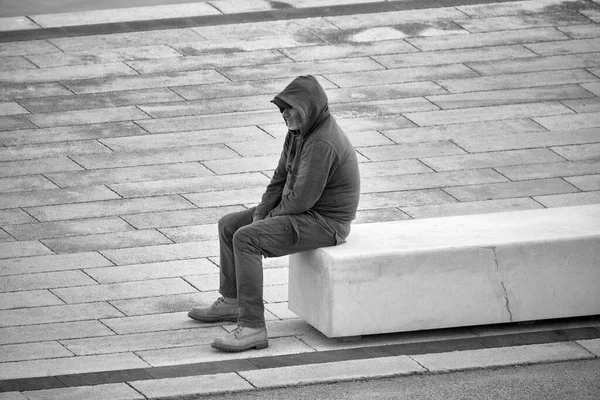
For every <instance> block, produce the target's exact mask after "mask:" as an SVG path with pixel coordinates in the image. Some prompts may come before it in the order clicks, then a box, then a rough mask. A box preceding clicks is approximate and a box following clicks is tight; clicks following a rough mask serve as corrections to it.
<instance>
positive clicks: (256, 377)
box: [0, 339, 600, 400]
mask: <svg viewBox="0 0 600 400" xmlns="http://www.w3.org/2000/svg"><path fill="white" fill-rule="evenodd" d="M599 357H600V339H591V340H579V341H574V342H558V343H545V344H533V345H523V346H511V347H500V348H487V349H482V350H466V351H453V352H446V353H435V354H421V355H410V356H407V355H402V356H392V357H380V358H373V359H361V360H349V361H337V362H328V363H322V364H308V365H297V366H289V367H279V368H268V369H261V370H251V371H240V372H229V373H220V374H211V375H200V376H188V377H178V378H165V379H156V380H143V381H128V382H124V383H115V384H102V385H97V386H79V387H68V388H61V389H46V390H33V391H25V392H22V393H23V395H25V396H26V397H27V398H29V399H37V398H43V399H57V400H58V399H71V398H73V399H76V398H95V397H94V396H99V398H100V397H102V398H111V399H146V398H151V399H168V398H178V397H182V396H202V395H214V394H224V393H232V392H251V391H258V390H263V389H274V388H283V387H290V386H297V385H312V384H322V383H335V382H344V381H353V380H359V379H363V380H364V379H381V378H390V377H400V376H408V375H419V374H420V375H426V374H432V375H433V374H442V373H452V372H461V371H469V370H482V369H493V368H503V367H511V366H517V365H534V364H549V363H559V362H566V361H583V360H593V359H597V358H599ZM18 393H19V392H8V393H3V394H4V395H7V396H9V397H6V398H7V399H8V398H11V397H10V396H11V395H15V396H17V395H18ZM0 398H2V399H4V397H2V396H1V395H0ZM15 398H17V397H15Z"/></svg>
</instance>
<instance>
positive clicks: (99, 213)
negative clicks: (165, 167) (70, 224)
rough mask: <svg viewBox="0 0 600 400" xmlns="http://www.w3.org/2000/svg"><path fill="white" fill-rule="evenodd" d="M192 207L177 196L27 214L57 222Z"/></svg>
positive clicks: (39, 209)
mask: <svg viewBox="0 0 600 400" xmlns="http://www.w3.org/2000/svg"><path fill="white" fill-rule="evenodd" d="M112 193H114V192H112ZM193 207H194V206H193V205H191V204H190V203H189V202H187V201H186V200H185V199H183V198H181V197H179V196H158V197H150V198H143V199H120V198H117V199H114V200H107V201H89V202H86V203H81V204H62V205H55V206H44V207H32V208H29V209H28V212H29V213H30V214H31V215H33V216H34V217H35V218H37V219H38V220H39V221H59V220H65V219H81V218H97V217H108V216H115V215H126V214H137V213H141V212H152V211H165V210H182V209H186V208H193Z"/></svg>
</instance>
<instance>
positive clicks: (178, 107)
mask: <svg viewBox="0 0 600 400" xmlns="http://www.w3.org/2000/svg"><path fill="white" fill-rule="evenodd" d="M272 98H273V95H260V96H248V97H231V98H220V99H210V100H192V101H186V102H183V103H182V102H176V103H167V104H150V105H142V106H140V109H141V110H143V111H144V112H145V113H147V114H148V115H150V116H152V117H154V118H170V117H182V116H186V115H207V114H226V113H233V112H242V111H257V110H273V109H274V108H275V107H274V105H273V104H272V103H270V100H271V99H272Z"/></svg>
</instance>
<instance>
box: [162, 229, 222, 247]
mask: <svg viewBox="0 0 600 400" xmlns="http://www.w3.org/2000/svg"><path fill="white" fill-rule="evenodd" d="M160 231H161V232H162V233H163V235H165V236H166V237H168V238H169V239H171V240H172V241H174V242H175V243H182V242H199V241H202V240H218V239H219V234H218V232H217V224H208V225H191V226H181V227H177V228H164V229H160Z"/></svg>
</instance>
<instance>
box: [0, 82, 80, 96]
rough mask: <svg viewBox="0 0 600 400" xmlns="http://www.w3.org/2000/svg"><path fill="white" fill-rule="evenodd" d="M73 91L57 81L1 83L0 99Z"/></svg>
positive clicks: (60, 94)
mask: <svg viewBox="0 0 600 400" xmlns="http://www.w3.org/2000/svg"><path fill="white" fill-rule="evenodd" d="M72 94H73V93H72V92H71V91H69V90H68V89H67V88H65V87H64V86H63V85H61V84H60V83H57V82H50V83H34V84H32V83H7V82H3V83H2V92H1V93H0V100H16V99H29V98H36V97H49V96H62V95H72Z"/></svg>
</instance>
